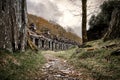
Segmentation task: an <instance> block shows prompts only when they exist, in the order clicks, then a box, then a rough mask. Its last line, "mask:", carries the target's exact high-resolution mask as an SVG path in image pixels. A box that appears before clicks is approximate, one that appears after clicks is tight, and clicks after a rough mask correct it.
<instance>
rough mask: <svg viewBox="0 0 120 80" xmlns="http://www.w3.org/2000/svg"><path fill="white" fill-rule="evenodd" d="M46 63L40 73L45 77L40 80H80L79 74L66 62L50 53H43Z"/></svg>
mask: <svg viewBox="0 0 120 80" xmlns="http://www.w3.org/2000/svg"><path fill="white" fill-rule="evenodd" d="M43 55H44V57H45V58H46V60H47V63H46V64H45V65H44V66H43V68H42V71H43V74H44V75H45V76H44V77H43V79H42V80H80V75H81V73H79V72H77V71H75V70H74V69H73V67H72V66H70V65H68V63H67V61H66V60H64V59H61V58H58V57H56V56H54V55H53V54H50V53H47V52H45V53H43Z"/></svg>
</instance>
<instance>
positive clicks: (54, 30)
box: [28, 14, 81, 43]
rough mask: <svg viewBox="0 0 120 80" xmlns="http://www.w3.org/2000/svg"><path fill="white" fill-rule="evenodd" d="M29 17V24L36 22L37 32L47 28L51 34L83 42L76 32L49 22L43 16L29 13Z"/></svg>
mask: <svg viewBox="0 0 120 80" xmlns="http://www.w3.org/2000/svg"><path fill="white" fill-rule="evenodd" d="M28 19H29V24H30V23H34V24H36V26H37V32H38V33H42V32H44V31H45V30H48V31H50V33H51V36H56V37H58V38H59V37H64V38H67V39H70V40H72V41H75V42H77V43H81V38H80V37H78V36H77V35H76V34H74V33H71V32H67V31H66V30H65V29H64V28H63V27H61V26H60V25H58V24H56V23H53V22H49V21H47V20H45V19H43V18H41V17H37V16H35V15H32V14H29V15H28Z"/></svg>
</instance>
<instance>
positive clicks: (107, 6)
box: [88, 0, 120, 39]
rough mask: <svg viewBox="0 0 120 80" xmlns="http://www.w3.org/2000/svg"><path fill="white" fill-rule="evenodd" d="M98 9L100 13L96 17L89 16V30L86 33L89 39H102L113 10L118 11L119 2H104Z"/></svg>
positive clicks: (117, 0) (110, 0)
mask: <svg viewBox="0 0 120 80" xmlns="http://www.w3.org/2000/svg"><path fill="white" fill-rule="evenodd" d="M100 8H101V12H100V13H99V14H98V15H97V16H95V15H93V16H91V19H90V21H89V25H90V30H89V31H88V36H90V37H92V36H94V37H96V39H99V38H101V37H103V35H104V34H105V33H106V31H107V29H108V27H109V23H110V20H111V15H112V12H113V10H114V9H116V8H119V9H120V1H119V0H108V1H105V2H104V3H103V4H102V5H101V6H100ZM91 34H93V35H91Z"/></svg>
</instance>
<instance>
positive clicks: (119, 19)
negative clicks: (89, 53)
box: [103, 9, 120, 41]
mask: <svg viewBox="0 0 120 80" xmlns="http://www.w3.org/2000/svg"><path fill="white" fill-rule="evenodd" d="M116 38H120V9H115V10H114V11H113V13H112V16H111V21H110V26H109V28H108V31H107V33H106V34H105V36H104V38H103V40H104V41H106V40H110V39H116Z"/></svg>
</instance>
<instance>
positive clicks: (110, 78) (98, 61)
mask: <svg viewBox="0 0 120 80" xmlns="http://www.w3.org/2000/svg"><path fill="white" fill-rule="evenodd" d="M119 44H120V40H111V41H107V42H102V41H101V40H98V41H92V42H88V43H86V45H91V47H92V48H89V47H85V48H78V49H77V48H76V49H71V50H68V51H63V52H61V53H60V52H59V53H58V54H57V56H58V57H61V58H65V59H68V62H69V63H70V64H72V65H74V66H75V68H76V69H78V70H79V69H85V70H83V73H84V74H87V75H90V77H92V78H93V79H94V80H120V53H119V54H117V55H114V54H113V52H114V51H116V49H120V46H119ZM109 45H110V46H109ZM111 45H112V46H111ZM114 45H115V46H114ZM106 46H107V48H106ZM83 80H85V79H83Z"/></svg>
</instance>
